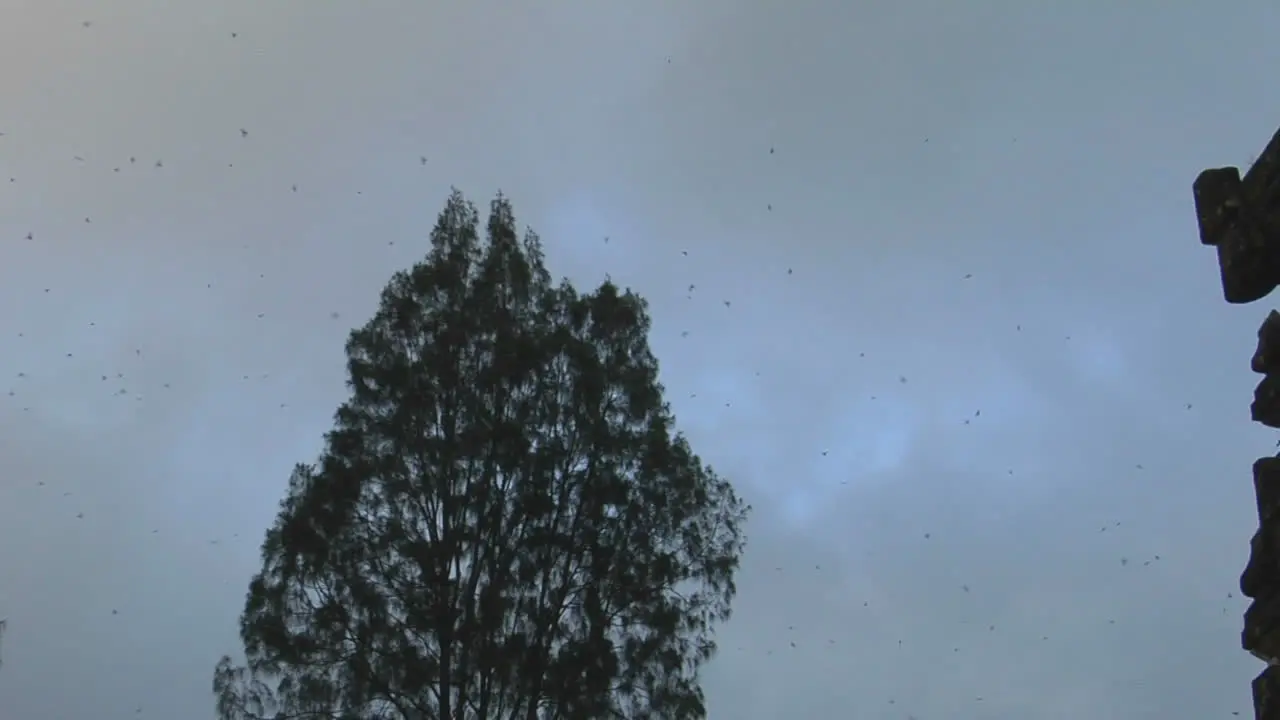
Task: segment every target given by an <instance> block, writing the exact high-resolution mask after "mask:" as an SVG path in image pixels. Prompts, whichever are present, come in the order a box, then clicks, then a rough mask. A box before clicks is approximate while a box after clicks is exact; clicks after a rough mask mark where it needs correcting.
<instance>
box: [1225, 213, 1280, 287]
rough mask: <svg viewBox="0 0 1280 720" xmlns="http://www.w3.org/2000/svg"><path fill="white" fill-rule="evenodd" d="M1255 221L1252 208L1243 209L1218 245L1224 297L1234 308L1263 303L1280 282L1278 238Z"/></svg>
mask: <svg viewBox="0 0 1280 720" xmlns="http://www.w3.org/2000/svg"><path fill="white" fill-rule="evenodd" d="M1255 221H1256V216H1254V214H1253V213H1252V212H1251V211H1250V210H1249V209H1245V210H1242V211H1241V213H1240V215H1239V216H1237V217H1236V219H1235V222H1233V223H1232V224H1231V225H1228V226H1227V227H1226V228H1225V229H1224V230H1223V233H1222V237H1221V239H1220V240H1219V242H1218V269H1219V271H1220V272H1221V276H1222V296H1223V297H1224V298H1225V299H1226V301H1227V302H1229V303H1232V304H1234V305H1240V304H1244V303H1251V302H1254V301H1255V300H1261V299H1262V298H1264V297H1266V296H1267V294H1268V293H1270V292H1271V291H1272V290H1275V289H1276V283H1277V281H1280V264H1278V263H1277V255H1278V254H1280V253H1277V252H1276V250H1275V248H1274V245H1275V244H1276V238H1275V237H1274V236H1273V235H1272V234H1271V233H1268V232H1266V231H1265V230H1264V229H1263V228H1262V227H1261V226H1260V225H1258V224H1257V223H1256V222H1255Z"/></svg>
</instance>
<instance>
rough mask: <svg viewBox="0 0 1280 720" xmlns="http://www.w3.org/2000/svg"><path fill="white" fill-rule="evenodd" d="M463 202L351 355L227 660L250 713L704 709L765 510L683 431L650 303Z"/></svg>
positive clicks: (506, 215)
mask: <svg viewBox="0 0 1280 720" xmlns="http://www.w3.org/2000/svg"><path fill="white" fill-rule="evenodd" d="M487 234H488V241H487V242H485V241H482V240H481V238H480V233H479V215H478V213H477V211H476V209H475V207H474V206H473V205H471V204H470V203H467V202H466V201H465V200H464V199H463V198H462V197H461V195H460V194H458V193H457V192H455V193H454V194H453V196H452V197H451V198H450V199H449V202H448V204H447V205H446V207H445V210H444V212H442V213H441V215H440V218H439V221H438V223H437V225H436V227H435V230H434V231H433V233H432V250H431V252H430V254H429V255H428V256H427V258H426V260H424V261H423V262H421V263H419V264H417V265H415V266H414V267H413V268H412V269H411V270H410V271H409V272H402V273H398V274H396V275H395V277H393V278H392V280H391V282H390V283H389V285H388V286H387V288H386V289H385V290H384V291H383V294H382V301H381V305H380V308H379V310H378V312H377V314H376V315H375V316H374V318H373V319H372V320H371V321H370V322H369V323H368V324H367V325H365V326H364V327H363V328H360V329H358V330H355V331H353V332H352V333H351V337H350V339H349V340H348V342H347V348H346V350H347V355H348V363H347V364H348V372H349V375H350V380H349V383H348V385H349V387H350V389H351V393H352V394H351V399H350V400H348V401H347V402H346V403H345V404H344V405H343V406H342V407H341V408H340V409H339V410H338V412H337V415H336V419H335V428H334V429H333V430H332V431H331V432H330V433H328V435H327V436H326V449H325V452H324V453H323V454H322V455H321V457H320V459H319V461H318V462H317V463H316V464H314V465H310V466H303V465H300V466H298V467H297V468H296V469H295V471H294V474H293V477H292V478H291V481H290V484H289V490H288V494H287V496H286V498H285V499H284V501H283V502H282V506H281V510H280V513H279V516H278V517H277V520H276V523H275V525H274V526H273V527H272V528H271V529H270V530H269V531H268V532H267V536H266V540H265V541H264V543H263V547H262V560H263V566H262V570H261V571H260V572H259V573H258V575H256V576H255V577H254V578H253V580H252V582H251V584H250V587H249V593H248V598H247V600H246V602H245V609H244V613H243V615H242V617H241V637H242V639H243V641H244V649H245V655H246V657H247V660H248V662H247V666H245V667H240V668H233V667H232V665H231V661H230V659H229V658H223V660H222V662H220V663H219V665H218V668H217V670H216V672H215V675H214V683H213V685H214V692H215V694H216V695H217V697H218V713H219V716H220V717H221V718H223V719H224V720H232V719H235V720H243V719H245V718H256V717H265V718H292V717H308V718H335V719H338V718H340V719H343V720H348V719H350V720H355V719H357V718H361V719H364V718H388V719H390V718H405V719H408V718H413V719H419V718H421V719H423V720H426V719H436V718H438V719H441V720H444V719H446V718H447V719H450V720H452V719H454V718H480V719H487V718H501V719H503V720H506V719H508V718H510V719H513V720H544V719H549V718H558V719H563V720H596V719H597V718H613V717H617V718H681V719H683V718H703V717H706V710H705V708H704V703H703V695H702V691H701V689H700V687H699V685H698V669H699V667H700V666H701V665H702V664H703V663H704V662H705V661H706V660H707V659H709V658H710V657H711V655H712V653H713V652H714V650H715V644H714V642H713V641H712V639H711V631H712V627H713V625H714V624H715V623H717V622H720V621H723V620H725V619H727V618H728V616H729V607H730V601H731V600H732V598H733V595H734V593H735V587H734V574H735V572H736V570H737V567H738V560H739V556H740V554H741V552H742V549H743V546H744V536H743V534H742V524H743V522H744V521H745V519H746V516H747V513H748V511H749V510H750V508H749V507H747V506H745V505H744V504H743V503H742V502H741V500H739V499H738V497H737V496H736V495H735V494H734V491H733V489H732V487H731V486H730V485H729V483H728V482H726V481H724V480H722V479H720V478H719V477H717V476H716V475H715V474H714V473H713V472H712V471H711V469H710V468H709V467H706V466H704V465H703V464H702V462H701V461H700V460H699V459H698V457H697V456H696V455H694V454H693V452H692V450H691V449H690V448H689V446H688V444H687V443H686V442H685V440H684V439H683V438H682V437H681V436H680V435H678V434H676V433H675V431H674V421H673V419H672V416H671V413H670V411H669V410H668V408H667V406H666V405H665V404H664V402H663V400H662V387H661V385H659V384H658V382H657V362H656V360H655V359H654V357H653V356H652V354H651V353H650V352H649V349H648V343H647V340H646V336H647V334H648V330H649V320H648V316H647V313H646V305H645V303H644V301H643V300H641V299H640V298H639V297H637V296H635V295H633V294H631V293H630V292H629V291H628V292H625V293H620V292H619V291H618V289H617V288H616V287H615V286H614V285H612V284H611V283H608V282H606V283H604V284H603V285H601V286H600V287H599V288H598V289H597V290H596V291H595V292H593V293H591V294H589V295H579V294H578V293H577V292H576V291H575V290H574V288H573V287H571V286H570V285H569V284H568V283H567V281H566V282H562V283H561V284H560V285H559V286H555V285H553V284H552V283H551V279H550V276H549V274H548V273H547V271H546V269H545V267H544V264H543V258H542V252H541V248H540V245H539V243H538V240H537V238H536V237H535V236H533V235H532V234H529V235H526V237H525V238H524V240H523V241H520V240H518V239H517V234H516V231H515V220H514V218H513V217H512V213H511V208H510V205H509V204H508V203H507V202H506V201H505V200H504V199H503V198H502V197H501V196H499V198H498V199H497V200H495V201H494V202H493V203H492V205H491V208H490V216H489V224H488V233H487Z"/></svg>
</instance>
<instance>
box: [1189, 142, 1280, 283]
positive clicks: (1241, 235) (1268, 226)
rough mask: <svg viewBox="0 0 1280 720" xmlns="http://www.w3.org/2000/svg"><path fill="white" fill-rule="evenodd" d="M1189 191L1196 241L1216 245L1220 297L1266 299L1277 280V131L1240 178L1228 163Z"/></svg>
mask: <svg viewBox="0 0 1280 720" xmlns="http://www.w3.org/2000/svg"><path fill="white" fill-rule="evenodd" d="M1192 191H1193V194H1194V195H1195V199H1196V217H1197V220H1198V222H1199V225H1200V242H1202V243H1204V244H1205V245H1212V246H1215V247H1216V248H1217V249H1218V269H1219V271H1220V273H1221V275H1222V294H1223V297H1225V298H1226V300H1227V302H1229V303H1232V304H1242V303H1250V302H1253V301H1255V300H1260V299H1262V298H1263V297H1266V295H1267V294H1268V293H1270V292H1271V291H1272V290H1274V289H1275V288H1276V285H1277V283H1280V131H1278V132H1277V133H1276V134H1275V135H1273V136H1272V137H1271V141H1270V142H1269V143H1267V147H1266V148H1265V149H1264V150H1263V151H1262V154H1261V155H1260V156H1258V160H1257V161H1256V162H1255V163H1254V164H1253V167H1251V168H1249V171H1248V172H1247V173H1245V175H1244V177H1243V178H1241V177H1240V171H1239V170H1238V169H1236V168H1233V167H1225V168H1212V169H1209V170H1205V171H1204V172H1202V173H1200V175H1199V176H1197V177H1196V181H1195V183H1194V184H1193V186H1192Z"/></svg>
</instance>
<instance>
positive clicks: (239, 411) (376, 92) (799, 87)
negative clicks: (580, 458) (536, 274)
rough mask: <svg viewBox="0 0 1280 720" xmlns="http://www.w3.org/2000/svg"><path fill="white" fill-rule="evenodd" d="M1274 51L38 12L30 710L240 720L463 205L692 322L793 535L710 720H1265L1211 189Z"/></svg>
mask: <svg viewBox="0 0 1280 720" xmlns="http://www.w3.org/2000/svg"><path fill="white" fill-rule="evenodd" d="M437 5H449V6H450V9H448V10H436V9H432V8H433V7H435V6H437ZM534 6H539V7H541V8H543V9H540V10H532V9H528V8H531V7H534ZM521 8H523V9H521ZM890 8H891V9H890ZM85 21H89V22H90V23H91V24H90V25H89V26H88V27H85V26H84V25H83V22H85ZM1278 23H1280V7H1277V6H1276V5H1275V4H1274V3H1270V2H1262V1H1261V0H1259V1H1257V2H1253V1H1252V0H1250V1H1249V2H1246V1H1244V0H1241V1H1240V2H1234V3H1226V4H1222V3H1207V2H1205V3H1192V2H1185V3H1157V2H1154V1H1150V2H1129V3H1104V2H1101V1H1100V0H1099V1H1087V2H1086V1H1081V2H1057V3H1021V2H1017V3H1015V2H1012V0H1007V1H1000V2H997V1H996V0H973V1H972V2H964V3H961V2H942V1H941V0H938V1H937V2H928V3H926V2H902V1H899V2H894V3H888V2H882V3H856V2H836V0H827V1H826V2H805V1H803V0H802V1H801V2H792V3H781V2H778V3H762V2H749V1H745V0H740V1H738V2H729V0H705V1H703V2H699V3H677V2H674V0H670V1H668V0H663V1H661V2H648V3H635V2H630V3H623V2H617V1H615V0H607V1H606V2H591V3H588V2H585V1H584V2H568V1H565V2H559V3H514V2H508V3H498V2H482V1H480V0H473V1H472V2H468V3H424V2H409V1H407V0H405V1H403V2H390V1H389V0H387V1H379V0H368V1H366V2H360V3H355V2H339V1H338V0H312V1H311V2H305V3H304V2H303V1H302V0H278V1H277V2H273V3H269V4H264V3H260V2H253V1H252V0H222V1H221V2H218V3H196V2H161V1H160V0H129V1H128V2H113V3H107V2H89V1H88V0H79V1H73V0H64V1H60V2H57V3H52V2H47V1H45V0H39V1H37V0H0V98H2V101H0V132H3V133H4V135H3V136H2V137H0V303H3V304H2V305H0V307H3V310H0V338H2V340H0V347H2V348H3V352H0V391H2V392H0V477H2V478H3V480H0V616H7V617H8V619H9V628H8V632H7V634H6V636H5V639H4V643H5V644H4V648H3V651H4V654H3V659H4V666H3V669H2V670H0V717H3V718H5V719H6V720H9V719H13V720H65V719H66V718H83V717H95V718H102V719H103V720H119V719H123V718H135V717H151V718H179V717H180V718H209V717H212V698H211V695H210V692H209V684H210V679H211V673H212V670H213V665H214V662H215V661H216V660H217V658H218V656H220V655H221V654H223V653H226V652H235V651H237V650H238V641H237V638H236V634H235V633H236V620H237V615H238V613H239V611H240V608H241V602H242V597H243V593H244V589H245V587H246V584H247V581H248V579H249V577H250V576H251V574H252V573H253V572H254V571H255V570H256V568H257V563H258V558H257V545H258V542H259V541H260V538H261V534H262V532H263V530H264V529H265V528H266V526H267V524H268V523H269V522H270V521H271V519H272V517H273V515H274V513H275V509H276V503H277V502H278V500H279V498H280V497H281V495H282V493H283V491H284V489H285V483H286V480H287V477H288V471H289V469H290V467H291V466H292V465H293V463H295V462H299V461H309V460H311V459H312V458H313V457H314V456H315V453H316V452H317V451H318V450H319V448H320V439H321V434H322V433H323V432H324V431H325V430H326V429H328V428H329V426H330V417H331V414H332V412H333V410H334V409H335V407H336V405H337V404H338V403H339V402H340V401H341V400H342V399H343V397H344V392H343V388H342V381H343V370H342V367H343V360H344V358H343V355H342V351H341V348H342V342H343V340H344V337H345V333H346V332H347V330H348V329H349V328H350V327H352V326H353V325H355V324H359V323H362V322H364V320H365V319H367V317H368V316H369V314H370V313H371V311H372V309H373V307H374V305H375V303H376V300H377V294H378V292H379V290H380V289H381V287H382V285H383V284H384V283H385V282H386V280H387V279H388V278H389V276H390V274H391V273H392V272H394V271H395V270H398V269H401V268H404V267H406V266H408V265H409V264H411V263H412V262H413V261H414V260H416V259H418V258H419V257H420V256H421V254H422V253H423V252H424V251H425V249H426V247H427V244H426V239H425V238H426V234H427V233H428V232H429V230H430V228H431V226H432V224H433V223H434V220H435V216H436V214H437V212H438V211H439V210H440V209H441V207H442V205H443V203H444V201H445V199H446V197H447V194H448V189H449V186H450V185H457V186H458V187H459V188H460V189H462V190H463V191H464V192H465V193H467V194H468V196H469V197H470V198H471V199H472V200H474V201H476V202H477V203H478V204H480V205H481V206H482V207H483V206H484V204H485V203H487V201H488V200H489V199H490V198H491V197H492V195H493V194H494V192H496V191H497V190H499V189H501V190H503V191H504V192H506V193H507V194H508V195H509V196H510V197H511V198H512V200H513V202H514V205H515V209H516V212H517V215H518V219H519V221H520V222H521V223H522V224H528V225H531V226H532V227H534V228H535V229H536V230H538V231H539V232H540V233H541V235H542V237H543V240H544V242H545V244H546V246H547V251H548V255H549V258H548V259H549V263H550V265H551V268H552V271H553V273H554V274H556V275H567V276H569V277H570V278H572V279H574V280H575V281H577V282H578V283H579V284H580V285H583V286H594V285H595V284H596V283H598V282H599V281H600V280H601V279H603V277H604V275H605V274H606V273H608V274H610V275H611V276H612V277H613V278H614V279H615V280H616V281H618V282H619V283H621V284H624V285H629V286H631V287H632V288H634V289H635V290H637V291H638V292H640V293H641V294H643V295H645V296H646V297H647V298H648V299H649V300H650V302H651V306H652V311H653V317H654V330H653V335H652V338H651V340H652V344H653V347H654V350H655V352H656V353H657V354H658V356H659V358H660V360H661V362H662V367H663V379H664V382H665V383H666V385H667V388H668V393H669V397H670V399H671V401H672V403H673V405H674V408H675V410H676V412H677V415H678V418H679V420H680V423H681V426H682V427H683V428H684V429H685V430H687V431H688V433H689V435H690V436H691V438H692V440H693V442H694V445H695V449H696V450H697V451H698V452H699V453H701V454H702V455H703V456H704V457H705V458H706V459H707V460H708V461H709V462H711V463H712V464H713V465H714V466H715V467H716V468H717V469H718V470H720V471H721V472H723V473H724V474H725V475H727V476H729V477H731V478H732V479H734V480H735V481H736V482H737V483H738V485H739V487H740V488H741V490H742V492H743V494H744V495H745V496H746V497H747V499H748V500H749V501H750V502H753V503H754V504H755V506H756V512H755V515H754V518H753V521H752V523H751V525H750V528H749V531H750V535H751V542H750V546H749V548H748V551H747V554H746V556H745V559H744V564H743V569H742V572H741V575H740V595H739V597H738V600H737V603H736V606H735V607H736V614H735V617H734V619H733V620H732V621H731V622H730V623H729V624H728V625H726V626H724V628H723V630H722V633H721V635H720V638H721V642H722V646H723V650H722V652H721V654H720V656H719V657H718V658H717V659H716V660H715V661H714V662H713V663H712V664H711V665H710V666H709V667H708V668H707V671H706V683H705V686H706V689H707V693H708V695H709V702H710V711H711V716H712V717H713V718H742V719H744V720H773V719H775V718H780V717H797V718H798V717H812V718H849V717H861V718H909V717H913V718H916V719H917V720H927V719H929V718H948V719H951V720H979V719H982V718H995V719H1001V720H1003V719H1006V718H1007V719H1010V720H1015V719H1016V720H1023V719H1027V718H1032V719H1035V720H1047V719H1051V718H1073V719H1074V718H1081V717H1089V718H1104V719H1105V718H1126V719H1141V718H1187V719H1190V718H1215V717H1230V713H1231V712H1232V711H1240V712H1241V713H1242V716H1247V715H1249V714H1250V712H1251V710H1250V709H1249V705H1250V700H1249V681H1250V679H1251V678H1252V677H1253V676H1254V675H1255V674H1256V673H1257V672H1258V671H1259V670H1260V669H1261V666H1260V664H1259V663H1258V662H1257V661H1255V660H1253V659H1252V658H1250V657H1249V656H1248V655H1246V654H1245V653H1244V652H1243V651H1241V650H1240V649H1239V636H1238V632H1239V628H1240V614H1241V612H1242V611H1243V610H1244V607H1245V605H1244V603H1243V601H1242V600H1241V599H1240V597H1239V593H1238V592H1237V591H1236V587H1235V586H1236V582H1237V577H1238V574H1239V571H1240V569H1241V568H1242V567H1243V565H1244V562H1245V560H1246V558H1247V553H1248V540H1249V537H1250V535H1251V534H1252V532H1253V530H1254V528H1255V526H1256V515H1255V511H1254V507H1253V497H1252V487H1251V481H1250V470H1249V468H1250V464H1251V463H1252V461H1253V459H1254V458H1255V457H1257V456H1259V455H1262V454H1266V453H1268V452H1272V444H1273V443H1272V434H1271V433H1268V432H1267V431H1266V430H1265V429H1263V428H1261V427H1258V426H1254V425H1252V424H1251V423H1250V422H1249V411H1248V405H1249V401H1250V399H1251V393H1252V387H1253V385H1254V383H1255V382H1256V377H1255V376H1253V375H1251V374H1250V373H1249V370H1248V362H1249V356H1250V354H1251V353H1252V350H1253V344H1254V337H1255V331H1256V328H1257V325H1258V324H1259V322H1260V321H1261V320H1262V318H1263V317H1264V315H1265V312H1266V310H1267V309H1268V308H1267V307H1266V305H1265V304H1262V303H1260V304H1258V305H1256V306H1253V307H1231V306H1228V305H1226V303H1225V302H1224V301H1223V300H1222V298H1221V291H1220V289H1219V286H1218V276H1217V269H1216V265H1215V259H1214V254H1213V252H1212V251H1211V250H1210V249H1207V248H1204V247H1202V246H1201V245H1200V244H1199V242H1198V240H1197V236H1196V223H1195V217H1194V208H1193V206H1192V196H1191V182H1192V180H1193V179H1194V178H1195V175H1196V173H1198V172H1199V171H1200V170H1201V169H1202V168H1204V167H1208V166H1217V165H1225V164H1237V165H1247V164H1248V163H1249V162H1250V161H1251V160H1252V157H1253V154H1254V153H1256V152H1258V151H1259V150H1260V149H1261V148H1262V146H1263V145H1264V144H1265V143H1266V141H1267V140H1268V139H1269V138H1270V136H1271V134H1272V132H1273V131H1274V130H1275V126H1276V124H1277V123H1280V96H1277V95H1276V94H1275V93H1274V92H1269V91H1268V90H1267V89H1268V88H1271V87H1273V86H1274V82H1273V81H1274V72H1273V70H1274V68H1275V67H1277V66H1280V46H1277V44H1276V43H1275V42H1274V36H1275V29H1276V27H1277V24H1278ZM233 33H235V34H236V35H235V37H233V35H232V34H233ZM242 128H243V129H245V130H247V131H248V132H249V134H248V136H247V137H242V136H241V133H240V130H241V129H242ZM771 148H772V149H773V152H772V153H771V152H770V149H771ZM420 156H425V157H427V158H428V162H427V163H426V164H425V165H423V164H422V163H421V162H420V161H419V157H420ZM77 158H79V159H77ZM131 158H133V159H135V160H136V161H131ZM157 161H162V162H163V167H156V166H155V164H156V162H157ZM117 168H118V171H117ZM295 184H296V185H297V191H296V193H295V192H293V191H292V186H293V185H295ZM770 208H771V209H770ZM28 233H31V234H32V238H33V239H31V240H27V239H26V236H27V234H28ZM605 236H608V237H609V238H610V241H609V242H608V243H607V244H606V243H605V242H604V241H603V238H604V237H605ZM682 250H687V251H688V255H687V257H686V256H684V255H682V253H681V251H682ZM691 284H693V285H696V289H695V290H694V291H693V293H692V294H691V297H690V294H689V293H688V292H687V288H688V286H689V285H691ZM725 300H729V301H731V302H732V305H731V307H725V305H724V304H723V301H725ZM335 312H336V313H340V317H339V318H338V319H336V320H335V319H333V318H331V314H332V313H335ZM685 331H687V332H688V336H687V337H683V336H682V333H684V332H685ZM104 376H105V378H106V379H105V380H104V379H102V378H103V377H104ZM904 379H905V380H904ZM10 391H11V394H10ZM695 394H696V397H695ZM1188 405H1189V406H1190V407H1188ZM979 411H980V414H979ZM824 452H825V453H826V454H824ZM78 513H83V518H77V514H78ZM1103 528H1105V531H1102V529H1103ZM215 541H216V544H214V542H215ZM1157 556H1158V558H1159V559H1156V558H1157ZM966 588H967V589H966ZM1229 594H1231V595H1234V597H1232V596H1229ZM113 611H115V612H114V614H113ZM792 643H794V646H793V645H792ZM139 708H140V709H141V713H138V712H136V711H137V710H138V709H139Z"/></svg>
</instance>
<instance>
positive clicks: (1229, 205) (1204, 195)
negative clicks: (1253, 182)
mask: <svg viewBox="0 0 1280 720" xmlns="http://www.w3.org/2000/svg"><path fill="white" fill-rule="evenodd" d="M1191 192H1192V194H1193V195H1195V198H1196V219H1197V220H1198V221H1199V223H1200V242H1202V243H1204V244H1205V245H1217V244H1218V243H1219V242H1221V240H1222V232H1223V230H1224V229H1226V227H1227V226H1229V225H1231V224H1232V223H1233V222H1234V221H1235V217H1236V213H1238V212H1239V210H1240V169H1239V168H1234V167H1223V168H1210V169H1208V170H1205V171H1204V172H1202V173H1200V174H1199V175H1198V176H1196V181H1195V182H1194V183H1193V184H1192V185H1191Z"/></svg>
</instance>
